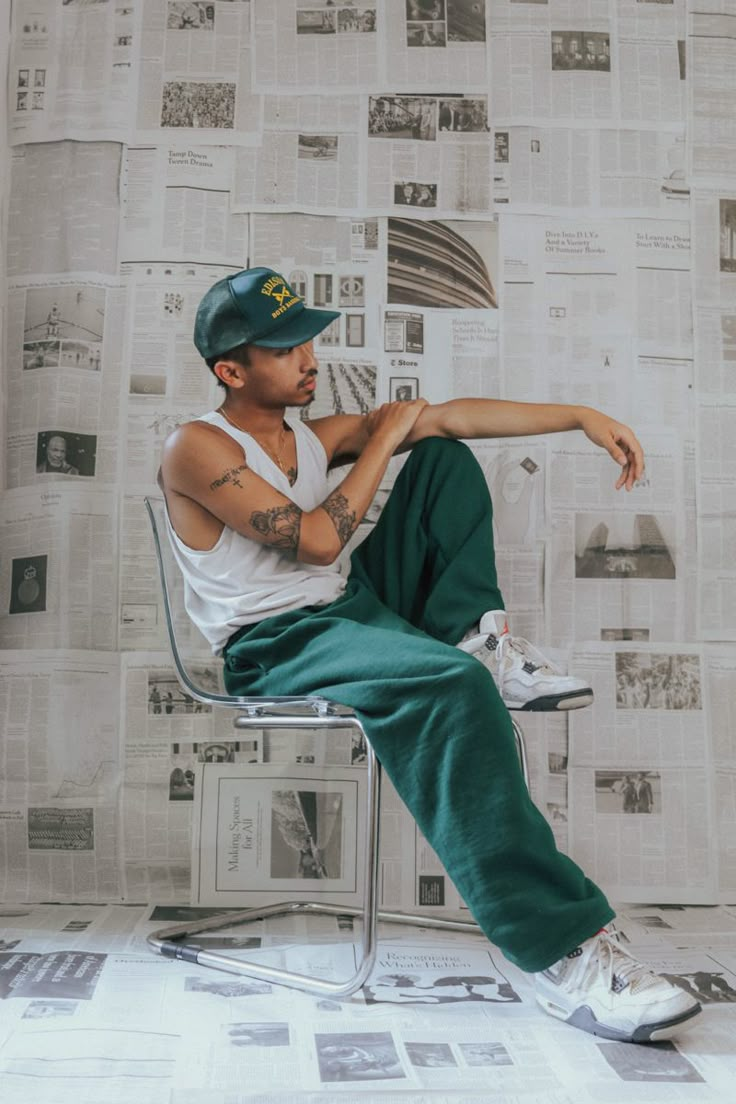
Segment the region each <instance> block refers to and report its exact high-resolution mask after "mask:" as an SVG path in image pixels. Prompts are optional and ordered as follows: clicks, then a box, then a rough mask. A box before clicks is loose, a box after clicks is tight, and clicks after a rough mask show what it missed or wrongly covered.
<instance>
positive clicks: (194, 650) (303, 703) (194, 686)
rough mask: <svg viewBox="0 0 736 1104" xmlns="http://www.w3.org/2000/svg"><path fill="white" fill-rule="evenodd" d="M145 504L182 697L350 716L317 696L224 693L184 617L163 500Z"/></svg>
mask: <svg viewBox="0 0 736 1104" xmlns="http://www.w3.org/2000/svg"><path fill="white" fill-rule="evenodd" d="M144 502H145V505H146V511H147V513H148V519H149V521H150V523H151V532H152V534H153V545H154V549H155V552H156V563H157V565H158V574H159V581H160V583H161V598H162V602H163V610H164V619H165V622H166V630H167V633H168V636H169V645H170V648H171V655H172V658H173V660H174V668H175V670H176V675H177V678H178V679H179V682H180V683H181V686H182V688H183V689H184V691H185V693H187V694H189V695H190V696H191V697H192V698H194V699H195V701H200V702H206V703H207V704H209V705H225V706H230V707H231V708H232V707H235V708H241V709H247V710H248V712H250V711H251V710H257V711H258V712H260V713H263V712H264V711H268V712H269V713H274V712H275V713H280V712H281V710H285V711H286V713H288V714H293V715H294V716H297V715H301V714H303V713H304V712H306V714H307V715H312V716H313V715H315V714H317V715H318V716H319V717H320V718H322V719H325V718H326V715H327V714H329V715H330V717H331V718H332V720H333V721H334V719H335V718H334V715H335V714H340V715H343V716H352V710H350V709H348V708H347V707H346V706H341V705H335V704H333V703H332V702H330V701H328V700H327V699H326V698H323V697H320V695H318V694H310V695H309V696H308V697H306V698H305V697H302V696H297V695H281V696H271V697H268V698H264V697H245V696H243V697H240V696H234V695H230V694H225V693H223V692H222V687H223V681H222V670H223V665H222V661H221V660H218V659H216V658H215V657H214V656H213V655H212V654H211V649H210V645H209V644H208V643H207V641H206V640H205V638H204V637H203V636H202V634H201V633H200V632H199V631H198V629H196V628H195V626H194V625H193V624H192V622H191V620H190V618H189V615H188V613H187V611H186V607H185V604H184V578H183V576H182V573H181V571H180V569H179V565H178V563H177V562H176V559H175V557H174V553H173V550H172V547H171V541H170V539H169V532H168V525H167V520H166V503H165V501H164V499H163V498H152V497H149V496H146V498H145V499H144ZM185 649H186V656H185ZM193 671H196V672H197V676H198V677H194V675H193ZM198 679H199V681H198ZM325 724H327V720H325ZM310 726H311V724H310Z"/></svg>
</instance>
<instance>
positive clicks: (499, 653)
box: [496, 633, 560, 675]
mask: <svg viewBox="0 0 736 1104" xmlns="http://www.w3.org/2000/svg"><path fill="white" fill-rule="evenodd" d="M507 652H517V653H518V654H519V655H520V656H521V657H522V659H523V661H524V663H529V664H531V666H532V667H533V668H534V669H535V670H537V671H543V672H544V673H545V674H546V675H559V673H560V672H559V669H558V668H557V667H555V666H554V664H552V663H550V661H549V660H548V659H547V657H546V656H543V655H542V653H541V652H540V651H539V650H538V649H537V648H535V647H534V645H533V644H530V643H529V641H528V640H526V639H525V638H524V637H523V636H512V635H511V633H503V634H502V635H501V636H498V637H496V659H497V660H498V670H499V672H503V670H504V668H505V666H506V664H505V663H504V660H505V659H506V658H507ZM530 673H531V672H530Z"/></svg>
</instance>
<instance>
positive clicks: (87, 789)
mask: <svg viewBox="0 0 736 1104" xmlns="http://www.w3.org/2000/svg"><path fill="white" fill-rule="evenodd" d="M27 584H28V585H29V586H30V585H32V581H27ZM118 698H119V670H118V659H117V656H114V655H107V656H105V654H104V652H102V651H100V650H95V651H92V652H85V651H78V650H77V651H70V650H66V649H64V648H60V649H57V650H47V649H46V648H44V647H40V648H34V650H33V651H32V652H31V651H29V650H26V651H18V650H14V649H13V646H12V645H11V646H10V647H6V650H5V651H3V653H2V656H1V657H0V729H1V730H2V732H3V734H4V737H5V739H4V740H3V741H2V742H0V764H1V767H0V779H1V780H2V781H0V834H1V835H2V840H3V843H2V848H1V849H0V850H1V853H2V855H3V859H2V862H0V899H2V900H5V901H33V900H42V901H43V900H46V901H47V900H59V901H61V900H71V901H84V900H92V901H94V900H105V899H107V900H115V899H119V898H120V896H121V886H120V882H119V867H118V860H119V844H120V841H119V836H118V814H117V794H118V788H119V782H120V770H119V768H120V754H119V746H118V742H119V741H118V717H117V702H118ZM2 926H3V928H4V927H6V926H7V925H6V923H5V922H3V925H2ZM3 949H5V948H3Z"/></svg>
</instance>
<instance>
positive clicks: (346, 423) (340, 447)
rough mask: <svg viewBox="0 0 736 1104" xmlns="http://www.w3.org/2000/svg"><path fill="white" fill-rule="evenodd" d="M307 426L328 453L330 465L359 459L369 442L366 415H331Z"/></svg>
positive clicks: (315, 420) (316, 419) (310, 422)
mask: <svg viewBox="0 0 736 1104" xmlns="http://www.w3.org/2000/svg"><path fill="white" fill-rule="evenodd" d="M307 424H308V426H309V428H310V429H311V430H312V431H313V432H314V433H315V434H316V436H317V437H318V438H319V440H320V442H321V444H322V447H323V449H324V450H325V452H326V453H327V463H328V465H330V464H341V463H342V464H348V463H350V461H351V460H355V459H357V457H358V456H360V454H361V452H362V451H363V449H364V448H365V444H366V441H367V440H368V432H367V428H366V415H365V414H331V415H329V416H328V417H326V418H315V419H314V421H309V422H308V423H307Z"/></svg>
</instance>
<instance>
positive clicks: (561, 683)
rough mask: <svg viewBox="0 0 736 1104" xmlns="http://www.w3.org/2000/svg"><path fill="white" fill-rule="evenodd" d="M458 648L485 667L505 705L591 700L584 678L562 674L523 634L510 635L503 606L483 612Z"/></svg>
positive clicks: (544, 706)
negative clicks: (472, 656) (476, 628)
mask: <svg viewBox="0 0 736 1104" xmlns="http://www.w3.org/2000/svg"><path fill="white" fill-rule="evenodd" d="M458 648H460V649H462V651H464V652H470V653H471V654H472V655H474V656H476V658H477V659H479V660H480V661H481V663H484V664H485V665H486V667H488V669H489V670H490V672H491V674H492V675H493V677H494V679H495V681H496V686H497V687H498V690H499V693H500V694H501V697H502V699H503V703H504V705H505V706H506V708H507V709H522V710H527V711H532V710H533V711H544V712H549V711H551V710H555V709H582V708H583V706H585V705H590V703H591V702H592V701H593V691H592V689H591V688H590V686H588V684H587V683H586V682H585V681H584V680H583V679H579V678H574V677H573V676H572V675H563V674H562V672H561V671H560V670H559V668H557V667H555V665H554V664H553V663H551V662H550V661H549V660H548V659H547V658H546V657H545V656H543V655H542V653H541V652H540V651H539V649H538V648H535V647H534V645H533V644H530V643H529V641H528V640H525V639H524V637H523V636H512V635H511V633H510V632H509V627H508V622H507V620H506V613H505V612H504V610H492V611H490V612H488V613H484V614H483V616H482V617H481V619H480V626H479V632H478V633H476V634H475V635H473V636H469V637H468V638H467V639H466V640H461V641H460V643H459V644H458Z"/></svg>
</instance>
